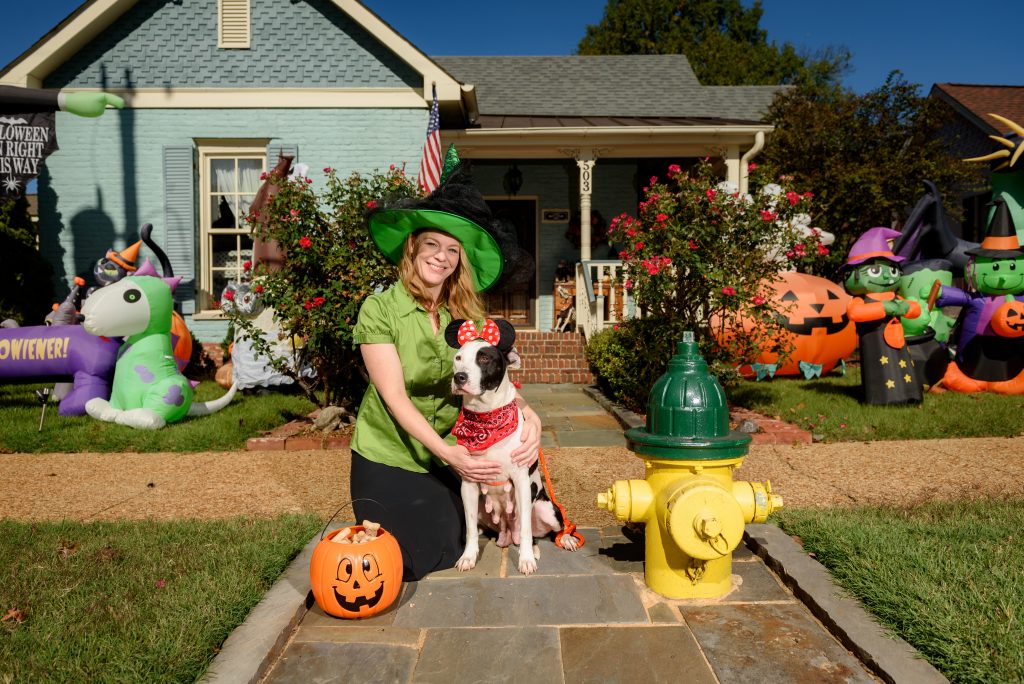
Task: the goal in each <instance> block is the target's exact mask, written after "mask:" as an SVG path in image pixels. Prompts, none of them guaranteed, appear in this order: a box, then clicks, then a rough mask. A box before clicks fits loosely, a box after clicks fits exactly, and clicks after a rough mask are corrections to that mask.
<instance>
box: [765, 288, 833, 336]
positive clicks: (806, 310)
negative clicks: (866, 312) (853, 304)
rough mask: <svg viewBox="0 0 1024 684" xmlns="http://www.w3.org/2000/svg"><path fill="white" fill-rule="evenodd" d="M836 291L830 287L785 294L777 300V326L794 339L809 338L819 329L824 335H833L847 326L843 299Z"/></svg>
mask: <svg viewBox="0 0 1024 684" xmlns="http://www.w3.org/2000/svg"><path fill="white" fill-rule="evenodd" d="M837 290H838V288H837V287H835V286H834V285H833V284H832V283H829V284H828V285H823V286H822V287H821V288H819V289H816V290H805V291H803V292H799V293H798V292H797V291H794V290H786V291H785V292H784V293H783V294H782V296H781V297H779V300H780V301H781V302H783V307H782V312H781V313H779V314H778V320H779V323H781V324H782V326H783V327H784V328H786V330H789V331H790V332H794V333H796V334H797V335H810V334H811V333H813V332H814V330H815V329H816V328H823V329H824V330H825V334H826V335H834V334H835V333H837V332H839V331H841V330H842V329H843V328H845V327H846V326H847V325H848V324H849V320H848V319H847V318H846V305H845V303H844V302H845V298H842V297H840V296H839V294H838V292H837Z"/></svg>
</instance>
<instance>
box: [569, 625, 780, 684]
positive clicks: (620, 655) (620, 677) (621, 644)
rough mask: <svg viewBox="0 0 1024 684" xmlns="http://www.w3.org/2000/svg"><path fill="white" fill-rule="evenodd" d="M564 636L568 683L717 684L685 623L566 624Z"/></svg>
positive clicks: (748, 680) (749, 677)
mask: <svg viewBox="0 0 1024 684" xmlns="http://www.w3.org/2000/svg"><path fill="white" fill-rule="evenodd" d="M560 636H561V639H562V667H563V670H564V672H565V682H566V684H584V683H588V684H589V683H591V682H593V683H594V684H619V683H621V684H633V683H634V682H644V683H647V682H686V683H687V684H715V677H714V675H713V674H712V672H711V669H710V668H709V667H708V664H707V662H706V661H705V660H704V656H703V655H702V654H701V651H700V647H699V646H698V644H697V641H696V639H694V637H693V634H692V633H691V632H690V630H689V629H687V628H686V626H685V625H681V624H680V625H675V626H667V625H666V626H661V625H658V626H653V627H589V628H588V627H564V628H562V630H561V631H560ZM752 672H756V670H753V671H752ZM747 675H748V678H747V682H750V681H752V679H753V677H751V676H750V673H749V672H748V673H747ZM758 679H759V680H760V681H780V680H771V679H763V678H760V677H759V678H758Z"/></svg>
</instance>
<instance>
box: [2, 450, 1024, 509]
mask: <svg viewBox="0 0 1024 684" xmlns="http://www.w3.org/2000/svg"><path fill="white" fill-rule="evenodd" d="M545 456H546V457H547V461H548V468H549V471H550V474H551V478H552V482H553V484H554V489H555V495H556V496H557V498H558V499H559V500H560V501H561V502H562V504H563V505H564V506H565V507H566V509H567V510H568V512H569V516H570V518H571V519H572V520H573V521H574V522H576V524H578V525H585V526H602V525H608V524H614V523H615V519H614V517H613V516H612V515H611V513H609V512H607V511H600V510H598V509H597V508H596V506H595V504H594V501H595V498H596V494H597V492H599V491H604V490H605V489H607V488H608V487H609V486H610V485H611V484H612V482H613V481H615V480H617V479H631V478H642V477H643V462H642V461H641V459H639V458H637V457H636V456H634V455H633V454H632V453H631V452H629V451H628V450H626V449H625V448H578V449H568V448H563V449H552V450H549V451H547V452H545ZM0 473H3V476H2V477H0V518H13V519H18V520H60V519H63V518H67V519H70V520H115V519H132V518H156V519H168V518H223V517H231V516H236V515H248V516H270V515H274V514H277V513H280V512H286V511H313V512H316V513H318V514H320V515H323V516H325V517H326V516H329V515H331V514H332V513H334V512H335V511H336V510H337V509H338V508H339V507H341V506H342V505H343V504H344V503H346V501H347V500H348V451H333V452H329V451H291V452H280V451H279V452H248V451H244V452H228V453H198V454H174V453H170V454H167V453H163V454H132V453H128V454H2V455H0ZM735 477H736V479H747V480H755V481H762V480H765V479H770V480H771V481H772V487H773V489H774V491H775V492H777V493H779V494H781V495H782V496H783V498H784V499H785V502H786V505H787V506H789V507H804V506H850V505H878V504H892V505H898V506H903V505H909V504H913V503H917V502H921V501H927V500H932V499H941V500H948V499H956V498H974V497H979V496H998V497H1002V496H1016V497H1021V496H1024V440H1022V439H1020V438H979V439H959V440H928V441H918V442H854V443H839V444H815V445H807V446H755V447H752V448H751V451H750V455H749V456H748V457H747V459H746V461H745V462H744V464H743V466H742V467H741V468H740V469H738V470H737V471H736V473H735ZM341 517H342V518H344V517H345V513H344V512H343V514H342V516H341Z"/></svg>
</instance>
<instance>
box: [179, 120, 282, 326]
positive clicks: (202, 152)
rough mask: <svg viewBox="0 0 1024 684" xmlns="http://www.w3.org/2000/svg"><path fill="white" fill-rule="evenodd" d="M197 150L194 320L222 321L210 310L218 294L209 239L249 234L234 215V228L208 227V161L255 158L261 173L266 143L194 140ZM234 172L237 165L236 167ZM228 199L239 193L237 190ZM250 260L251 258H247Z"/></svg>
mask: <svg viewBox="0 0 1024 684" xmlns="http://www.w3.org/2000/svg"><path fill="white" fill-rule="evenodd" d="M196 142H197V147H198V151H199V179H198V188H199V231H198V235H199V240H198V243H197V251H198V252H199V277H198V278H197V279H196V280H197V282H198V285H199V287H198V289H197V291H196V313H195V315H194V317H195V318H197V319H217V318H224V314H223V312H221V310H220V309H219V308H214V306H213V302H214V301H215V300H216V299H217V295H218V294H219V293H216V292H213V291H212V289H213V236H214V235H249V234H250V231H249V228H248V227H247V226H245V224H244V223H242V217H241V216H236V217H235V221H236V227H235V228H213V227H212V226H210V225H208V223H209V219H210V216H211V214H212V211H211V209H212V206H213V202H214V201H215V195H221V194H224V193H222V192H218V193H214V192H213V191H211V190H210V187H211V185H212V184H211V177H212V175H213V170H212V162H213V160H216V159H235V160H238V159H258V160H259V162H260V168H261V171H262V172H265V171H266V170H267V140H231V141H196ZM236 169H237V166H236ZM231 194H232V196H233V197H234V196H238V195H242V194H248V193H242V192H240V191H239V190H238V189H237V187H236V191H235V192H234V193H231ZM250 260H251V257H250ZM244 261H245V259H242V258H241V256H239V258H238V262H239V268H240V267H241V264H242V263H243V262H244Z"/></svg>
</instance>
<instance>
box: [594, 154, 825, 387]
mask: <svg viewBox="0 0 1024 684" xmlns="http://www.w3.org/2000/svg"><path fill="white" fill-rule="evenodd" d="M778 180H779V182H780V183H782V182H785V180H786V179H785V178H781V179H778ZM810 201H811V197H810V195H809V194H797V193H795V192H793V191H792V190H787V188H786V187H784V186H783V185H779V184H775V185H774V187H772V188H771V189H770V191H768V192H760V191H757V192H754V193H753V194H752V195H745V196H740V194H739V193H738V192H735V190H734V189H733V188H729V187H728V186H727V185H726V184H724V183H720V182H719V179H718V178H717V177H716V176H715V174H714V171H713V169H712V167H711V164H710V163H708V161H707V160H704V161H702V162H699V163H698V164H696V165H695V166H694V167H693V168H692V169H690V170H689V171H687V172H683V171H682V169H681V168H680V167H679V166H678V165H672V166H670V167H669V172H668V178H667V179H665V180H664V181H661V180H659V179H658V178H651V181H650V185H649V186H648V187H647V188H645V197H644V200H643V201H641V202H640V205H639V215H638V217H636V218H634V217H632V216H628V215H626V214H623V215H621V216H618V217H616V218H615V219H613V220H612V224H611V234H612V239H613V240H614V241H615V242H616V243H618V244H621V245H625V249H623V250H622V251H621V252H620V253H619V257H620V258H621V259H622V260H623V266H624V276H623V277H624V280H625V282H624V287H625V288H626V289H627V290H629V291H630V292H631V293H632V295H633V297H634V298H635V299H636V301H637V304H638V305H639V306H641V307H642V308H643V310H644V315H645V316H646V317H648V318H651V319H654V320H657V321H660V322H661V324H663V325H665V326H667V333H666V334H667V335H668V336H670V337H674V338H681V336H682V332H683V331H686V330H692V331H694V333H696V335H697V339H698V341H699V343H700V349H701V353H702V354H703V355H704V358H705V359H706V360H707V362H708V364H709V365H711V366H712V367H713V368H715V369H718V370H719V372H721V371H722V370H723V369H730V368H733V367H735V366H737V365H740V364H743V363H750V362H751V361H753V360H754V359H755V358H756V357H757V356H758V355H759V354H760V353H762V352H766V351H773V352H778V353H785V352H786V350H785V349H781V348H779V346H778V343H777V342H775V338H776V337H777V335H778V333H779V332H780V330H781V328H780V326H779V323H777V321H776V313H777V310H776V309H775V308H773V304H772V301H771V298H772V297H771V289H770V288H769V287H768V286H767V283H769V282H770V281H771V280H772V279H774V277H775V276H776V275H777V274H778V273H779V272H781V271H783V270H787V269H791V268H794V267H795V266H796V265H798V264H806V263H807V262H809V261H813V260H814V259H816V258H819V257H820V256H823V255H825V254H827V253H828V250H827V249H826V248H825V247H823V246H822V245H821V243H820V241H819V240H818V237H817V234H816V233H813V232H812V233H811V235H810V237H809V238H801V237H800V236H799V235H798V234H797V232H796V230H795V227H794V226H795V222H794V219H795V218H796V216H797V215H798V214H801V213H806V212H808V209H809V205H810ZM729 372H730V373H731V371H729ZM722 379H725V380H728V378H726V377H723V378H722Z"/></svg>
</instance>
